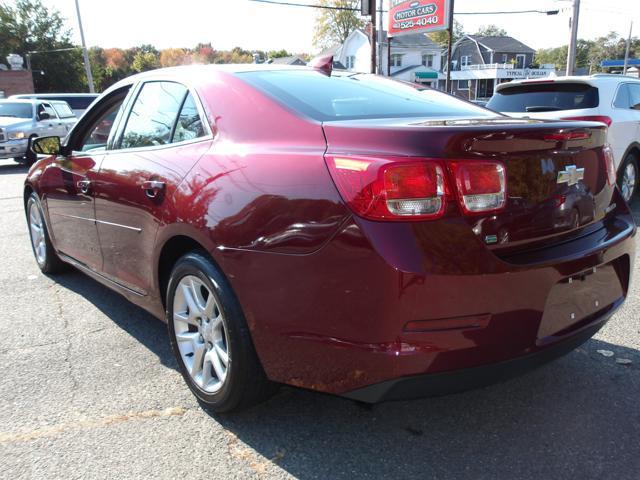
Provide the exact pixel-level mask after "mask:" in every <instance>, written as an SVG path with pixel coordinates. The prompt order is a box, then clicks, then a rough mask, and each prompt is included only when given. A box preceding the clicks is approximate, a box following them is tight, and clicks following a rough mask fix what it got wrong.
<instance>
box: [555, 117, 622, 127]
mask: <svg viewBox="0 0 640 480" xmlns="http://www.w3.org/2000/svg"><path fill="white" fill-rule="evenodd" d="M562 120H581V121H585V122H600V123H604V124H605V125H606V126H607V127H610V126H611V122H612V120H611V117H607V116H606V115H585V116H582V117H567V118H563V119H562Z"/></svg>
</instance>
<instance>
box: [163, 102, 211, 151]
mask: <svg viewBox="0 0 640 480" xmlns="http://www.w3.org/2000/svg"><path fill="white" fill-rule="evenodd" d="M204 135H205V132H204V125H203V123H202V119H201V118H200V115H199V114H198V108H197V107H196V102H195V100H194V98H193V95H191V94H190V93H189V94H187V98H185V100H184V104H183V105H182V109H181V110H180V115H178V121H177V122H176V129H175V132H174V133H173V139H172V141H171V143H177V142H185V141H187V140H193V139H194V138H198V137H204Z"/></svg>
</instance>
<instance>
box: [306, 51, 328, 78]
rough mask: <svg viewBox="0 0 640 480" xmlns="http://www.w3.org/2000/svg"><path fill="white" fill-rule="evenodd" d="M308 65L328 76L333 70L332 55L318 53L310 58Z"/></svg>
mask: <svg viewBox="0 0 640 480" xmlns="http://www.w3.org/2000/svg"><path fill="white" fill-rule="evenodd" d="M308 65H309V66H310V67H311V68H314V69H315V70H318V71H319V72H321V73H323V74H325V75H326V76H327V77H330V76H331V72H333V55H318V56H317V57H315V58H313V59H311V61H310V62H309V64H308Z"/></svg>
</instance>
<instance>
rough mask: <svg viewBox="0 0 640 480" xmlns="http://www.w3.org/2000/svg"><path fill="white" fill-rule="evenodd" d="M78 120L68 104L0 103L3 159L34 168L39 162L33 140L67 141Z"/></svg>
mask: <svg viewBox="0 0 640 480" xmlns="http://www.w3.org/2000/svg"><path fill="white" fill-rule="evenodd" d="M77 120H78V119H77V118H76V116H75V114H74V113H73V111H72V110H71V108H70V107H69V105H68V104H67V103H66V102H61V101H43V100H38V99H30V100H0V159H5V158H13V159H14V160H15V161H16V162H18V163H23V164H27V165H31V164H32V163H33V162H35V161H36V155H35V153H33V152H32V151H31V148H30V146H31V142H32V140H33V139H34V138H36V137H49V136H58V137H60V138H64V137H66V136H67V132H68V131H69V130H71V127H73V125H75V123H76V121H77Z"/></svg>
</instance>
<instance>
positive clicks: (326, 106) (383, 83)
mask: <svg viewBox="0 0 640 480" xmlns="http://www.w3.org/2000/svg"><path fill="white" fill-rule="evenodd" d="M237 75H238V76H239V77H240V78H242V79H243V80H245V81H246V82H248V83H249V84H251V85H252V86H253V87H255V88H257V89H258V90H260V91H262V92H264V93H265V94H267V95H269V96H271V97H273V98H275V99H276V100H277V101H278V102H279V103H281V104H284V105H285V106H287V107H289V108H292V109H294V110H296V111H298V112H299V113H301V114H303V115H305V116H308V117H311V118H313V119H315V120H319V121H332V120H352V119H367V118H393V117H451V116H463V117H469V116H471V117H495V115H496V114H495V113H494V112H489V111H488V110H485V109H483V108H480V107H476V106H475V105H471V104H469V103H467V102H464V101H462V100H458V99H455V98H453V97H451V96H449V95H446V94H444V93H441V92H438V91H436V90H430V89H427V90H418V89H416V88H414V87H412V86H410V85H405V84H403V83H400V82H396V81H393V80H388V79H384V78H380V77H375V76H372V75H363V74H349V75H345V74H339V73H334V75H332V76H330V77H328V76H326V75H323V74H322V73H320V72H315V71H302V70H301V71H292V70H286V71H258V72H243V73H238V74H237Z"/></svg>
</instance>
